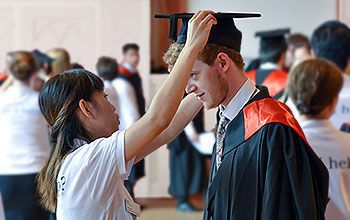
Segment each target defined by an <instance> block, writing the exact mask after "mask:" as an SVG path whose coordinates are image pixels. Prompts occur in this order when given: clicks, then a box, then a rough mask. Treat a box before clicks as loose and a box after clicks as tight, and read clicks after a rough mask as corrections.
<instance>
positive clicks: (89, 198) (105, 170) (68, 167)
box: [56, 131, 135, 220]
mask: <svg viewBox="0 0 350 220" xmlns="http://www.w3.org/2000/svg"><path fill="white" fill-rule="evenodd" d="M124 134H125V132H124V131H116V132H115V133H113V134H112V135H111V136H110V137H108V138H99V139H97V140H95V141H93V142H91V143H90V144H86V142H85V143H84V142H83V141H81V140H77V139H76V140H75V141H76V145H77V146H81V147H79V148H78V149H76V150H75V151H73V152H72V153H70V154H68V155H67V156H66V158H65V159H64V161H63V163H62V165H61V168H60V171H59V173H58V177H57V210H56V215H57V219H64V220H66V219H67V220H69V219H72V220H76V219H84V220H85V219H94V220H98V219H118V220H119V219H120V220H132V219H135V218H134V216H133V215H131V214H129V213H128V212H126V211H125V199H127V200H129V201H133V200H132V198H131V196H130V195H129V193H128V191H127V190H126V188H125V187H124V182H123V181H124V180H125V179H127V178H128V176H129V173H130V169H131V167H132V164H133V160H131V161H130V162H129V163H128V164H127V166H126V164H125V157H124Z"/></svg>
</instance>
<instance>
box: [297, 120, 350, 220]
mask: <svg viewBox="0 0 350 220" xmlns="http://www.w3.org/2000/svg"><path fill="white" fill-rule="evenodd" d="M300 125H301V127H302V129H303V131H304V133H305V136H306V139H307V140H308V142H309V143H310V145H311V147H312V148H313V149H314V151H315V152H316V154H317V155H318V156H319V157H320V158H321V160H322V161H323V163H324V164H325V165H326V166H327V168H328V171H329V197H330V200H331V201H330V202H329V204H328V206H327V209H326V219H329V220H333V219H334V220H345V219H350V134H348V133H344V132H341V131H338V130H337V129H336V128H335V127H334V126H333V125H332V123H331V122H330V121H329V120H306V121H301V122H300Z"/></svg>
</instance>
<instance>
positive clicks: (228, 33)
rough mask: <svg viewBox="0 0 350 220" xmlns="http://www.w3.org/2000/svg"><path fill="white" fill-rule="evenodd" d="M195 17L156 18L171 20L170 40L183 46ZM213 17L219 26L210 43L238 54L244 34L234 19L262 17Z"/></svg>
mask: <svg viewBox="0 0 350 220" xmlns="http://www.w3.org/2000/svg"><path fill="white" fill-rule="evenodd" d="M193 15H194V13H179V14H156V15H155V16H154V17H155V18H167V19H170V33H169V38H170V39H171V40H174V41H176V42H177V43H179V44H183V43H185V42H186V37H187V28H188V21H189V20H190V19H191V18H192V16H193ZM213 15H214V17H215V18H216V19H217V24H216V25H214V26H213V28H212V29H211V31H210V35H209V39H208V43H214V44H218V45H222V46H226V47H229V48H232V49H234V50H236V51H238V52H240V50H241V41H242V33H241V31H240V30H238V29H237V27H236V25H235V23H234V20H233V19H234V18H254V17H255V18H257V17H261V14H259V13H215V14H213ZM179 19H182V25H181V28H180V33H179V35H178V36H177V24H178V20H179Z"/></svg>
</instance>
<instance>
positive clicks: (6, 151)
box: [0, 81, 50, 175]
mask: <svg viewBox="0 0 350 220" xmlns="http://www.w3.org/2000/svg"><path fill="white" fill-rule="evenodd" d="M38 96H39V93H38V92H36V91H34V90H33V89H31V88H30V87H29V86H26V85H24V84H22V83H20V82H17V81H15V82H14V83H13V85H12V86H10V87H9V88H8V89H7V90H6V91H4V92H2V93H0V175H10V174H32V173H38V172H39V171H40V170H41V168H42V167H43V166H44V164H45V161H46V159H47V158H48V156H49V153H50V144H49V137H48V126H47V123H46V121H45V119H44V117H43V116H42V114H41V112H40V109H39V104H38Z"/></svg>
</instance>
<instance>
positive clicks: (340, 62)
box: [311, 21, 350, 129]
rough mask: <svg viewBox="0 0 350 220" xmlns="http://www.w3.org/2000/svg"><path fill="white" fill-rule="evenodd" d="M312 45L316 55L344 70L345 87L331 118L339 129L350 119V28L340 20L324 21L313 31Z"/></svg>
mask: <svg viewBox="0 0 350 220" xmlns="http://www.w3.org/2000/svg"><path fill="white" fill-rule="evenodd" d="M311 46H312V53H313V55H314V56H315V57H318V58H324V59H327V60H330V61H332V62H333V63H335V64H336V65H337V66H338V67H339V68H340V69H341V71H342V72H343V79H344V83H343V87H342V89H341V91H340V93H339V101H338V105H337V107H336V108H335V111H334V114H333V115H332V117H331V119H330V120H331V122H332V123H333V125H334V126H335V127H336V128H337V129H339V128H340V127H341V125H342V124H343V123H344V122H346V121H348V120H350V28H349V27H348V26H347V25H346V24H344V23H341V22H340V21H327V22H324V23H322V24H321V25H320V26H318V27H317V28H316V29H315V30H314V32H313V33H312V36H311Z"/></svg>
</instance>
